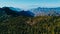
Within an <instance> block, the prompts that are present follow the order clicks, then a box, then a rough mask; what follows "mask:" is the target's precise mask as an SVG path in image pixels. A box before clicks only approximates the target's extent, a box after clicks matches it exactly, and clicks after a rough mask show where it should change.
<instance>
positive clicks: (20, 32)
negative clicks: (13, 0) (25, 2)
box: [0, 15, 60, 34]
mask: <svg viewBox="0 0 60 34" xmlns="http://www.w3.org/2000/svg"><path fill="white" fill-rule="evenodd" d="M6 17H8V18H6V19H3V18H1V19H0V34H60V16H37V17H25V16H17V17H11V16H8V15H7V16H6Z"/></svg>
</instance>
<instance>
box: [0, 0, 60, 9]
mask: <svg viewBox="0 0 60 34" xmlns="http://www.w3.org/2000/svg"><path fill="white" fill-rule="evenodd" d="M3 6H8V7H17V8H23V9H29V8H35V7H60V0H0V7H3Z"/></svg>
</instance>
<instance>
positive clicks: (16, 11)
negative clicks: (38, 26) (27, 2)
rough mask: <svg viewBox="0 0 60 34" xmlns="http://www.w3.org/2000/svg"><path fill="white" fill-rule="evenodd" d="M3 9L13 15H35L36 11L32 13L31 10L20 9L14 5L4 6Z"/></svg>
mask: <svg viewBox="0 0 60 34" xmlns="http://www.w3.org/2000/svg"><path fill="white" fill-rule="evenodd" d="M3 10H4V11H5V12H6V13H7V14H8V15H12V16H28V17H33V16H34V13H32V12H31V11H24V10H19V9H17V8H12V7H3Z"/></svg>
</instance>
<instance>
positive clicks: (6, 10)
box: [0, 7, 60, 17]
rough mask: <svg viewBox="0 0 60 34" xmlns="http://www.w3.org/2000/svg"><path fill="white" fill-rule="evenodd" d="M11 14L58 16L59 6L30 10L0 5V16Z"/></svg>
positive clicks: (59, 12) (59, 13) (59, 14)
mask: <svg viewBox="0 0 60 34" xmlns="http://www.w3.org/2000/svg"><path fill="white" fill-rule="evenodd" d="M2 15H11V16H28V17H34V16H60V7H57V8H41V7H38V8H34V9H30V10H27V11H25V10H21V9H19V8H14V7H2V8H0V16H2Z"/></svg>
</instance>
